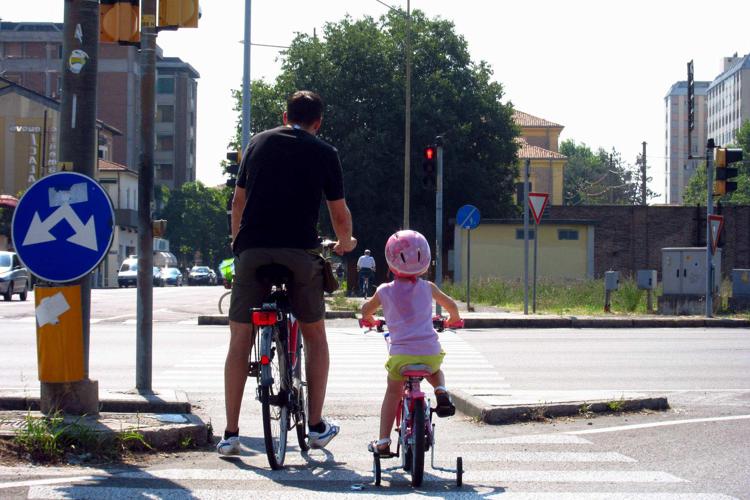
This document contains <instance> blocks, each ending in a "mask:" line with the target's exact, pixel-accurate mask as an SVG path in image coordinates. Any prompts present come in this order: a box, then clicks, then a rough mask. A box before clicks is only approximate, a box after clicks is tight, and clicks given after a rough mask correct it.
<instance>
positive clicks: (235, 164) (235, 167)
mask: <svg viewBox="0 0 750 500" xmlns="http://www.w3.org/2000/svg"><path fill="white" fill-rule="evenodd" d="M227 160H229V165H227V166H226V172H227V173H228V174H229V179H227V186H229V187H234V186H235V184H237V172H239V170H240V161H241V160H242V154H241V152H240V151H228V152H227Z"/></svg>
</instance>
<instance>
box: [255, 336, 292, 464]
mask: <svg viewBox="0 0 750 500" xmlns="http://www.w3.org/2000/svg"><path fill="white" fill-rule="evenodd" d="M263 356H267V357H268V364H263ZM260 358H261V363H260V369H261V377H260V384H261V385H260V402H261V408H262V415H263V441H264V443H265V446H266V455H267V457H268V464H269V465H270V466H271V468H272V469H281V468H283V467H284V458H285V456H286V438H287V431H288V430H289V408H288V407H287V403H288V399H289V398H288V393H289V374H288V373H287V366H288V365H287V360H286V348H285V345H284V342H283V340H282V339H281V337H280V335H279V330H278V328H277V327H276V326H268V327H264V328H263V329H262V330H261V349H260Z"/></svg>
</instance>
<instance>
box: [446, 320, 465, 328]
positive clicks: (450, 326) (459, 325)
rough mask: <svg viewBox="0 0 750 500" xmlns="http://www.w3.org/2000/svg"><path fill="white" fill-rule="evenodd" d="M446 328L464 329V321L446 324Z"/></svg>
mask: <svg viewBox="0 0 750 500" xmlns="http://www.w3.org/2000/svg"><path fill="white" fill-rule="evenodd" d="M445 327H446V328H463V327H464V320H462V319H460V320H458V321H454V322H453V323H446V324H445Z"/></svg>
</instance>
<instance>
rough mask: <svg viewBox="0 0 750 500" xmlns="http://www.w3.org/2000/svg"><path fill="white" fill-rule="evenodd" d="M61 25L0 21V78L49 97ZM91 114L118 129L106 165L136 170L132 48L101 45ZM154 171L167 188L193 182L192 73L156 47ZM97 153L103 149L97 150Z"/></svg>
mask: <svg viewBox="0 0 750 500" xmlns="http://www.w3.org/2000/svg"><path fill="white" fill-rule="evenodd" d="M62 34H63V25H62V24H61V23H31V22H28V23H27V22H20V23H14V22H0V76H3V77H4V78H6V79H7V80H10V81H12V82H14V83H17V84H19V85H21V86H23V87H26V88H29V89H31V90H33V91H35V92H38V93H40V94H42V95H44V96H47V97H50V98H52V99H59V98H60V91H61V89H62V77H61V74H60V70H61V68H62V61H61V59H62ZM98 68H99V81H98V95H97V116H98V118H99V119H101V120H103V121H104V122H106V123H107V124H109V125H111V126H112V127H114V128H116V129H118V130H120V131H122V135H121V136H116V137H115V139H114V144H113V153H112V154H111V159H112V161H114V162H116V163H119V164H122V165H125V166H127V167H128V168H129V169H131V170H135V171H137V170H138V168H139V165H138V161H139V155H138V143H139V135H140V127H139V124H140V121H141V119H140V104H139V102H140V98H139V97H140V66H139V54H138V49H137V48H135V47H132V46H121V45H115V44H101V45H100V48H99V61H98ZM156 73H157V97H156V101H157V110H155V111H156V112H157V124H156V127H155V128H156V134H157V137H156V152H155V161H156V166H155V167H156V172H155V179H154V182H155V183H156V184H157V185H166V186H167V187H169V188H174V187H179V186H181V185H182V184H183V183H185V182H189V181H194V180H195V171H196V164H195V162H196V156H195V147H196V146H195V145H196V111H197V107H196V106H197V80H198V78H200V75H199V74H198V72H197V71H196V70H195V69H194V68H193V67H192V66H190V64H188V63H186V62H184V61H182V60H181V59H179V58H177V57H165V56H164V55H163V53H162V50H161V49H160V48H158V47H157V62H156ZM100 155H102V157H106V156H103V155H104V151H102V150H100Z"/></svg>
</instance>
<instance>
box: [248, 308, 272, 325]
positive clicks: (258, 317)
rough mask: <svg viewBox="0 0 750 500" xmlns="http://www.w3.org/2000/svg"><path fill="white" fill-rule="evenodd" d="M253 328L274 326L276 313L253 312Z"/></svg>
mask: <svg viewBox="0 0 750 500" xmlns="http://www.w3.org/2000/svg"><path fill="white" fill-rule="evenodd" d="M253 324H254V325H255V326H270V325H274V324H276V311H253Z"/></svg>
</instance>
